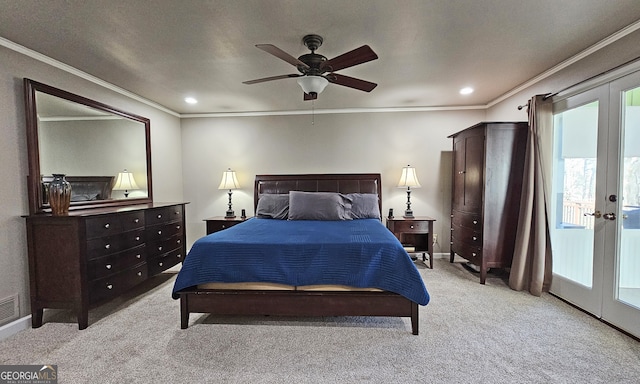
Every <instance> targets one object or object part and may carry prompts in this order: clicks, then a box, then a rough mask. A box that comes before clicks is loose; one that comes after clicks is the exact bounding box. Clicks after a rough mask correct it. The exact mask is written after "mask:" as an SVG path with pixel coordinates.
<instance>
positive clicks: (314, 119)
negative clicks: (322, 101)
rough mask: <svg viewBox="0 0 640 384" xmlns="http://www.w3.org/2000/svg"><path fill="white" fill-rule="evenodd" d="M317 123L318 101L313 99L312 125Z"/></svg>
mask: <svg viewBox="0 0 640 384" xmlns="http://www.w3.org/2000/svg"><path fill="white" fill-rule="evenodd" d="M315 124H316V101H315V100H311V125H315Z"/></svg>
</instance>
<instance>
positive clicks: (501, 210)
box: [449, 122, 528, 284]
mask: <svg viewBox="0 0 640 384" xmlns="http://www.w3.org/2000/svg"><path fill="white" fill-rule="evenodd" d="M527 128H528V124H527V123H526V122H517V123H501V122H482V123H479V124H476V125H474V126H472V127H469V128H467V129H464V130H462V131H460V132H457V133H454V134H453V135H450V136H449V138H452V139H453V186H452V201H451V255H450V261H451V262H452V263H453V260H454V257H455V255H458V256H461V257H462V258H464V259H466V260H468V261H469V262H470V263H471V264H474V265H476V266H477V267H479V269H480V284H484V283H485V280H486V276H487V270H488V269H489V268H508V267H510V266H511V260H512V258H513V250H514V246H515V235H516V229H517V226H518V213H519V210H520V194H521V191H522V173H523V171H524V158H525V148H526V143H527V131H528V129H527Z"/></svg>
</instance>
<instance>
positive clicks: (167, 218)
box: [145, 205, 184, 226]
mask: <svg viewBox="0 0 640 384" xmlns="http://www.w3.org/2000/svg"><path fill="white" fill-rule="evenodd" d="M183 208H184V207H183V206H182V205H173V206H170V207H163V208H154V209H150V210H148V211H147V212H146V213H145V222H146V225H147V226H152V225H157V224H165V223H169V222H174V221H182V218H183V216H184V212H183V210H184V209H183Z"/></svg>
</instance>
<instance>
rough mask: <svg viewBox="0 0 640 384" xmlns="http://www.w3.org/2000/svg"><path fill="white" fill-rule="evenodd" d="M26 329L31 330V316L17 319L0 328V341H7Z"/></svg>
mask: <svg viewBox="0 0 640 384" xmlns="http://www.w3.org/2000/svg"><path fill="white" fill-rule="evenodd" d="M27 328H31V315H28V316H25V317H22V318H19V319H18V320H14V321H12V322H10V323H9V324H5V325H3V326H2V327H0V341H2V340H4V339H8V338H9V337H11V336H13V335H15V334H16V333H18V332H20V331H23V330H25V329H27Z"/></svg>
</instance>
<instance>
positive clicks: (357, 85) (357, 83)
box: [326, 73, 378, 92]
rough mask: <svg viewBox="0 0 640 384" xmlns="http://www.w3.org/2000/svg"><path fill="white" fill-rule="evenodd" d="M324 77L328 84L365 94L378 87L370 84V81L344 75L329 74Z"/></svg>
mask: <svg viewBox="0 0 640 384" xmlns="http://www.w3.org/2000/svg"><path fill="white" fill-rule="evenodd" d="M326 77H327V80H329V82H330V83H334V84H338V85H343V86H345V87H349V88H354V89H358V90H360V91H365V92H371V91H372V90H373V89H374V88H375V87H377V86H378V84H376V83H372V82H370V81H366V80H361V79H356V78H355V77H350V76H345V75H339V74H337V73H330V74H328V75H327V76H326Z"/></svg>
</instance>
